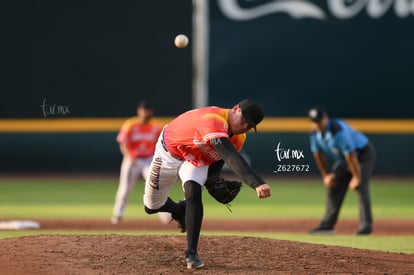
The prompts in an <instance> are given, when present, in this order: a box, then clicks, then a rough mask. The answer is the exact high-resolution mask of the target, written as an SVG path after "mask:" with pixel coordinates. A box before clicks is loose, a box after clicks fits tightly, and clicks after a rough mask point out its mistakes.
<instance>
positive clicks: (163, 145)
mask: <svg viewBox="0 0 414 275" xmlns="http://www.w3.org/2000/svg"><path fill="white" fill-rule="evenodd" d="M161 144H162V148H164V150H165V152H167V153H170V152H169V151H168V149H167V145H165V143H164V139H161ZM170 155H171V156H172V157H173V158H175V159H178V160H181V161H183V159H181V158H179V157H176V156H174V155H173V154H171V153H170Z"/></svg>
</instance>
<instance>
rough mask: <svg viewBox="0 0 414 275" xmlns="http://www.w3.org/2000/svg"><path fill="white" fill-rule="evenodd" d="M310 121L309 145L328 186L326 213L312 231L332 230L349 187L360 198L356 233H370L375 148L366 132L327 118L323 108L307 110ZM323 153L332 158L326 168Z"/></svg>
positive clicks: (317, 232) (318, 232) (328, 232)
mask: <svg viewBox="0 0 414 275" xmlns="http://www.w3.org/2000/svg"><path fill="white" fill-rule="evenodd" d="M308 116H309V119H310V120H311V121H312V124H313V127H314V129H313V131H312V132H311V134H310V149H311V151H312V153H313V156H314V159H315V162H316V165H317V167H318V169H319V171H320V173H321V175H322V178H323V183H324V185H325V187H326V188H327V200H326V210H325V215H324V217H323V219H322V221H321V223H320V225H319V226H318V227H317V228H314V229H312V230H311V231H310V233H312V234H324V233H325V234H332V233H334V231H333V229H334V226H335V224H336V221H337V219H338V214H339V211H340V209H341V206H342V203H343V201H344V198H345V195H346V192H347V190H348V188H350V189H352V190H355V191H356V192H357V194H358V202H359V230H358V232H357V233H356V234H357V235H368V234H371V233H372V212H371V199H370V191H369V180H370V177H371V175H372V171H373V168H374V163H375V159H376V154H375V148H374V146H373V145H372V144H371V143H370V141H369V140H368V138H367V136H366V135H364V134H363V133H361V132H358V131H356V130H354V129H353V128H351V127H350V126H349V125H348V124H347V123H346V122H345V121H343V120H341V119H333V118H329V116H328V114H327V112H326V111H325V110H323V109H322V108H319V107H316V108H312V109H311V110H310V111H309V113H308ZM325 157H328V158H330V159H331V160H333V161H334V164H333V166H332V169H331V171H329V170H328V168H327V164H326V160H325Z"/></svg>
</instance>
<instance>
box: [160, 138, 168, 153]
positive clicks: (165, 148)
mask: <svg viewBox="0 0 414 275" xmlns="http://www.w3.org/2000/svg"><path fill="white" fill-rule="evenodd" d="M161 144H162V148H164V150H165V152H168V149H167V146H165V143H164V140H163V139H161Z"/></svg>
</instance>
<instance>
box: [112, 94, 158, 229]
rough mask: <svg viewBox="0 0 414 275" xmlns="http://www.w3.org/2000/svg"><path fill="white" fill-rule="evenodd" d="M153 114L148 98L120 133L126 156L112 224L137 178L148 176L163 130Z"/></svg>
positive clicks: (122, 210) (116, 221)
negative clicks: (153, 118)
mask: <svg viewBox="0 0 414 275" xmlns="http://www.w3.org/2000/svg"><path fill="white" fill-rule="evenodd" d="M153 113H154V110H153V108H152V106H151V105H150V104H149V103H148V102H147V101H145V100H143V101H141V102H139V104H138V107H137V117H134V118H130V119H128V120H127V121H125V122H124V124H123V125H122V128H121V130H120V132H119V134H118V136H117V139H116V140H117V142H118V143H119V148H120V150H121V153H122V155H123V159H122V164H121V172H120V177H119V185H118V190H117V193H116V196H115V204H114V208H113V213H112V217H111V223H113V224H117V223H119V222H120V221H121V219H122V217H123V216H124V213H125V206H126V204H127V200H128V196H129V194H130V192H131V191H132V189H133V187H134V186H135V183H136V181H137V180H138V178H139V177H142V178H144V179H146V178H147V175H148V171H149V166H150V164H151V160H152V156H153V155H154V151H155V144H156V143H157V139H158V136H159V135H160V133H161V130H162V127H161V126H160V125H158V124H156V123H154V122H152V121H151V118H152V115H153Z"/></svg>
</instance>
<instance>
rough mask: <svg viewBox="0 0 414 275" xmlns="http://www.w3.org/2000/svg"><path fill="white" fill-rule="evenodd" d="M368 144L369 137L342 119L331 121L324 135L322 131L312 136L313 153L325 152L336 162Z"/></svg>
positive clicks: (313, 133) (315, 132)
mask: <svg viewBox="0 0 414 275" xmlns="http://www.w3.org/2000/svg"><path fill="white" fill-rule="evenodd" d="M368 142H369V141H368V138H367V136H365V135H364V134H363V133H361V132H358V131H356V130H355V129H353V128H351V127H350V126H349V125H348V124H347V123H346V122H345V121H343V120H341V119H329V120H328V123H327V125H326V130H325V134H324V135H323V134H322V132H321V131H314V132H312V133H311V135H310V148H311V151H312V153H315V152H324V153H326V154H327V155H328V156H330V157H331V158H333V159H334V160H342V159H344V156H346V155H348V154H349V153H351V152H352V151H355V150H357V149H361V148H363V147H365V146H366V145H367V144H368Z"/></svg>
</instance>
